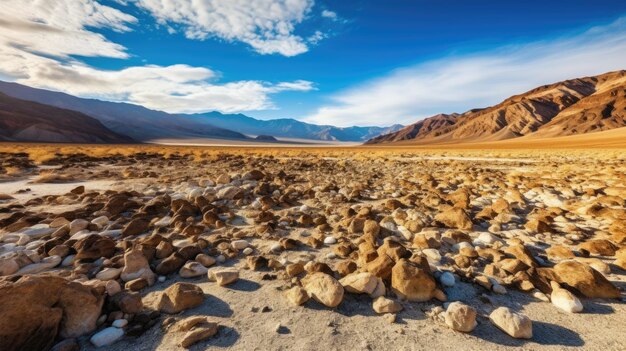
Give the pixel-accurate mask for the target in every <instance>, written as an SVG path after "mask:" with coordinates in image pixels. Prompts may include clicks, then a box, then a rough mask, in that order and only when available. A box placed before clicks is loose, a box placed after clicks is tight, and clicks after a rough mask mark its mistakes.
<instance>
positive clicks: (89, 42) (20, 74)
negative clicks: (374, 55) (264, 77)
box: [0, 0, 313, 113]
mask: <svg viewBox="0 0 626 351" xmlns="http://www.w3.org/2000/svg"><path fill="white" fill-rule="evenodd" d="M0 13H2V15H3V16H2V19H0V79H5V80H12V81H16V82H18V83H22V84H26V85H29V86H33V87H39V88H45V89H51V90H58V91H63V92H67V93H70V94H74V95H78V96H83V97H93V98H99V99H104V100H112V101H120V102H131V103H137V104H141V105H144V106H146V107H148V108H153V109H159V110H164V111H168V112H175V113H176V112H204V111H211V110H218V111H222V112H241V111H251V110H263V109H271V108H275V106H274V104H273V103H272V101H271V98H270V96H271V94H276V93H280V92H283V91H308V90H311V89H313V84H312V83H311V82H308V81H303V80H297V81H294V82H279V83H270V82H264V81H248V80H244V81H236V82H227V83H219V82H218V81H217V78H218V76H219V75H218V74H217V73H216V72H214V71H212V70H210V69H207V68H204V67H192V66H188V65H184V64H178V65H170V66H166V67H163V66H155V65H146V66H134V67H128V68H125V69H121V70H102V69H98V68H95V67H92V66H89V65H87V64H85V63H83V62H81V61H80V60H79V59H77V58H76V56H92V57H113V58H120V59H124V58H127V57H128V56H129V55H128V53H127V50H126V48H125V47H123V46H122V45H119V44H117V43H114V42H111V41H109V40H108V39H107V38H105V37H104V36H103V35H101V34H98V33H95V32H93V31H91V30H90V29H89V28H107V29H111V30H115V31H118V32H127V31H130V30H131V29H132V26H133V25H135V24H136V23H137V19H136V18H135V17H133V16H130V15H127V14H125V13H123V12H121V11H119V10H116V9H114V8H111V7H108V6H104V5H101V4H99V3H98V2H96V1H95V0H82V1H77V0H55V1H48V0H45V1H44V0H2V1H0Z"/></svg>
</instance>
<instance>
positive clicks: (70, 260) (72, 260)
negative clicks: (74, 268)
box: [61, 255, 76, 267]
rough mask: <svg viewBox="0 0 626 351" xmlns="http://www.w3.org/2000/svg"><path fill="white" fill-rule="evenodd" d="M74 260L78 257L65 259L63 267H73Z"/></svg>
mask: <svg viewBox="0 0 626 351" xmlns="http://www.w3.org/2000/svg"><path fill="white" fill-rule="evenodd" d="M74 258H76V255H68V256H65V258H64V259H63V262H61V267H69V266H71V265H73V264H74Z"/></svg>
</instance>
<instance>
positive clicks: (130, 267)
mask: <svg viewBox="0 0 626 351" xmlns="http://www.w3.org/2000/svg"><path fill="white" fill-rule="evenodd" d="M120 277H121V278H122V280H123V281H125V282H128V281H131V280H135V279H138V278H144V279H145V280H146V281H147V282H148V285H150V286H152V285H153V284H154V281H155V279H156V275H155V274H154V272H152V270H151V269H150V265H149V264H148V260H147V259H146V257H145V256H144V255H143V253H142V252H141V250H139V249H132V250H130V251H128V252H126V253H125V254H124V269H123V270H122V274H121V275H120Z"/></svg>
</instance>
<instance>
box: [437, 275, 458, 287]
mask: <svg viewBox="0 0 626 351" xmlns="http://www.w3.org/2000/svg"><path fill="white" fill-rule="evenodd" d="M439 282H441V285H443V286H445V287H451V286H454V283H455V279H454V274H452V273H450V272H443V273H442V274H441V276H440V277H439Z"/></svg>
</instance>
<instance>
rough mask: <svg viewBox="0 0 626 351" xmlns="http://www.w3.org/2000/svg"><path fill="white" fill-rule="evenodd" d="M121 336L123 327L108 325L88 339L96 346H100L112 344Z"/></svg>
mask: <svg viewBox="0 0 626 351" xmlns="http://www.w3.org/2000/svg"><path fill="white" fill-rule="evenodd" d="M123 336H124V330H123V329H120V328H115V327H108V328H105V329H103V330H101V331H99V332H97V333H96V334H94V335H93V336H92V337H91V339H89V341H90V342H91V343H92V344H94V346H96V347H102V346H107V345H111V344H113V343H114V342H116V341H117V340H119V339H121V338H122V337H123Z"/></svg>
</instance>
